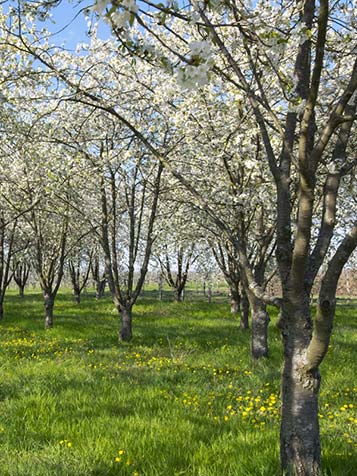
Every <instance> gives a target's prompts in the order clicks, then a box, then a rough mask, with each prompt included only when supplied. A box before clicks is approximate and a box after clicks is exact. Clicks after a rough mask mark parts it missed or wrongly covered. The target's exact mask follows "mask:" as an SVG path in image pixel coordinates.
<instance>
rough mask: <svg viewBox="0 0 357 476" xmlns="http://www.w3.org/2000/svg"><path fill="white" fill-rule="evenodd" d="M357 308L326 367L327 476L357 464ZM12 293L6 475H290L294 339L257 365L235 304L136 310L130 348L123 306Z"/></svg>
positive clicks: (0, 359) (1, 461) (0, 386)
mask: <svg viewBox="0 0 357 476" xmlns="http://www.w3.org/2000/svg"><path fill="white" fill-rule="evenodd" d="M355 311H356V307H354V306H352V305H350V306H342V305H340V306H339V308H338V312H337V318H336V325H335V331H334V337H333V339H332V343H331V351H330V352H329V354H328V356H327V358H326V361H325V362H324V364H323V366H322V368H321V372H322V375H323V381H322V388H321V399H320V400H321V406H320V421H321V434H322V446H323V459H324V471H325V474H326V475H334V476H340V475H341V476H342V475H343V476H347V475H350V476H353V475H355V474H356V468H357V455H356V446H357V414H356V408H357V382H356V380H355V378H356V375H357V362H356V356H355V349H356V345H357V321H356V319H355V318H354V317H353V314H355ZM42 314H43V305H42V301H41V297H40V295H39V294H36V293H33V294H28V295H27V296H26V297H25V299H23V300H21V299H20V298H18V297H17V296H15V295H14V294H10V295H9V296H8V298H7V301H6V304H5V317H4V320H3V321H2V322H1V324H0V326H1V330H0V339H1V344H0V366H1V374H0V375H1V379H0V445H1V451H0V475H1V476H49V475H53V476H94V475H97V476H106V475H108V476H109V475H111V476H114V475H123V476H129V475H130V476H139V475H140V476H159V475H160V476H179V475H187V476H223V475H224V476H225V475H227V476H249V475H252V476H268V475H269V476H270V475H271V476H273V475H274V476H276V475H277V474H279V445H278V443H279V380H280V368H281V342H280V337H279V333H278V331H277V330H276V328H275V318H276V316H275V315H274V313H273V311H272V322H271V324H270V336H269V341H270V356H269V358H268V359H265V360H263V361H259V362H254V361H252V360H251V358H250V354H249V347H250V334H249V331H248V332H244V331H241V330H240V329H239V326H238V322H237V319H236V318H234V317H232V316H231V315H230V313H229V307H228V305H227V304H226V303H225V302H218V303H210V304H209V303H207V302H203V301H200V302H184V303H173V302H164V303H163V302H159V301H157V300H155V299H150V298H149V297H145V298H144V299H143V300H141V301H140V302H139V303H138V305H137V306H136V307H135V313H134V338H133V340H132V341H131V342H130V343H125V344H123V343H121V344H118V339H117V335H118V317H117V314H116V312H114V311H113V305H112V304H111V302H110V300H109V299H103V300H101V301H95V300H94V298H93V297H92V296H90V295H88V296H86V297H84V298H83V300H82V303H81V304H80V305H79V306H76V305H75V304H73V303H72V298H71V295H70V293H66V292H64V293H62V294H60V295H59V296H58V300H57V303H56V313H55V314H56V315H55V327H54V328H53V329H52V330H50V331H45V330H44V328H43V324H44V323H43V316H42Z"/></svg>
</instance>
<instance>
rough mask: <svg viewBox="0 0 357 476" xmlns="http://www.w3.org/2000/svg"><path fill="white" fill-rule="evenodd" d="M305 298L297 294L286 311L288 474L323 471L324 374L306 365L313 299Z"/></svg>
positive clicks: (283, 440) (309, 475)
mask: <svg viewBox="0 0 357 476" xmlns="http://www.w3.org/2000/svg"><path fill="white" fill-rule="evenodd" d="M305 298H306V299H305V302H303V298H299V297H296V299H294V301H296V304H295V305H292V304H291V302H290V303H288V304H287V305H286V304H285V305H284V307H283V312H282V321H283V326H282V327H283V328H282V335H283V345H284V368H283V373H282V389H281V390H282V391H281V395H282V409H281V429H280V456H281V465H282V471H283V474H284V475H286V476H320V475H321V456H320V455H321V450H320V432H319V421H318V393H319V387H320V374H319V371H318V369H313V370H309V369H307V367H306V363H307V360H306V351H307V348H308V345H309V343H310V339H311V317H310V309H309V304H308V302H309V301H308V299H307V297H305ZM299 300H300V301H301V302H300V303H299Z"/></svg>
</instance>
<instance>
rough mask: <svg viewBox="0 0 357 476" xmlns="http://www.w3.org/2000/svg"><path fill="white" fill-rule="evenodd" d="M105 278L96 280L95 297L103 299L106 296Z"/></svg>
mask: <svg viewBox="0 0 357 476" xmlns="http://www.w3.org/2000/svg"><path fill="white" fill-rule="evenodd" d="M105 284H106V282H105V279H102V280H99V281H98V280H96V282H95V298H96V299H101V298H102V297H103V296H104V290H105Z"/></svg>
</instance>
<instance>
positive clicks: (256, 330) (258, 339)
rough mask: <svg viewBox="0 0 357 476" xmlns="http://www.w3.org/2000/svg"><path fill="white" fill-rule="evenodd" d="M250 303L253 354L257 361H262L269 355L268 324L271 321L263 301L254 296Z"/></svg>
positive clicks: (251, 297)
mask: <svg viewBox="0 0 357 476" xmlns="http://www.w3.org/2000/svg"><path fill="white" fill-rule="evenodd" d="M250 301H251V303H250V304H251V308H252V346H251V352H252V356H253V357H254V358H255V359H260V358H261V357H267V355H268V324H269V320H270V319H269V315H268V313H267V310H266V305H265V304H264V303H263V301H261V300H260V299H258V298H257V297H255V296H253V295H252V294H251V296H250Z"/></svg>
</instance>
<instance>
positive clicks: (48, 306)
mask: <svg viewBox="0 0 357 476" xmlns="http://www.w3.org/2000/svg"><path fill="white" fill-rule="evenodd" d="M43 297H44V301H45V302H44V306H45V329H50V328H51V327H53V307H54V304H55V299H54V296H52V295H51V294H49V293H44V296H43Z"/></svg>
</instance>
